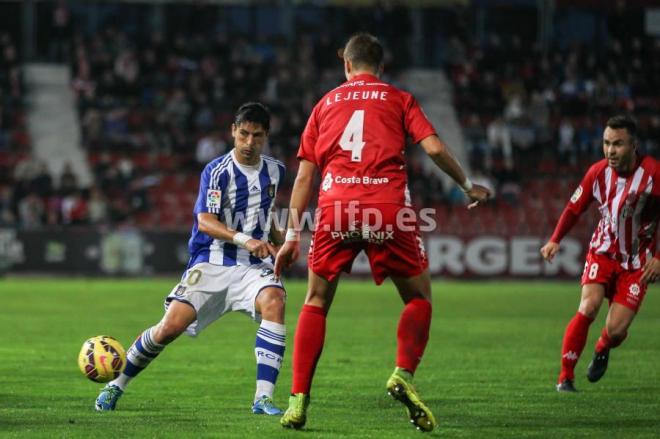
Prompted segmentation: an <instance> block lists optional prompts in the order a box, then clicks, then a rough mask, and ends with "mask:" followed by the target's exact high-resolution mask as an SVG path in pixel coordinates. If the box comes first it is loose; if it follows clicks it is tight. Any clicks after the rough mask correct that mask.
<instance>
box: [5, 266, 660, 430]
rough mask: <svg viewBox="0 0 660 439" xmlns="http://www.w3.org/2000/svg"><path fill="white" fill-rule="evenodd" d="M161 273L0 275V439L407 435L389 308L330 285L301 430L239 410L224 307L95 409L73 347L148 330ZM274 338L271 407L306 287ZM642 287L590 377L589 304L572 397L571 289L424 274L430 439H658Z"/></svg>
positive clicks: (247, 342)
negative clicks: (112, 407) (634, 313)
mask: <svg viewBox="0 0 660 439" xmlns="http://www.w3.org/2000/svg"><path fill="white" fill-rule="evenodd" d="M173 284H174V280H173V279H144V280H85V279H75V280H65V279H41V278H38V279H23V278H16V279H12V278H9V279H5V280H0V308H1V309H0V437H17V438H18V437H20V438H25V437H44V438H46V437H47V438H53V437H98V436H101V435H102V436H105V437H159V438H160V437H177V438H180V437H218V438H232V437H235V438H246V437H250V438H260V437H268V438H271V437H272V438H282V437H284V438H303V439H305V438H316V437H324V438H335V437H372V438H405V437H410V438H412V437H419V436H420V435H421V434H422V433H419V432H417V431H415V430H414V429H413V428H412V427H411V426H410V425H408V422H407V418H406V416H405V414H404V409H403V407H402V406H400V405H399V404H398V403H396V402H395V401H393V400H391V399H390V398H389V396H387V395H386V393H385V387H384V386H385V381H386V380H387V378H388V376H389V374H390V373H391V371H392V369H393V366H394V353H395V334H396V324H397V321H398V315H399V313H400V311H401V304H400V301H399V299H398V296H397V295H396V293H395V292H394V289H393V287H392V286H391V284H389V283H386V284H385V285H384V286H382V287H375V286H373V285H372V284H371V283H369V282H361V281H355V280H349V279H344V280H343V281H342V283H341V284H340V288H339V291H338V293H337V296H336V298H335V303H334V306H333V309H332V310H331V312H330V316H329V320H328V332H327V338H326V345H325V350H324V353H323V356H322V358H321V361H320V363H319V366H318V370H317V374H316V378H315V381H314V387H313V389H312V405H311V406H310V412H309V418H308V423H307V427H306V429H305V430H303V431H288V430H284V429H282V428H281V427H280V426H279V423H278V418H276V417H266V416H254V415H252V414H251V412H250V403H251V401H252V399H251V398H252V396H253V392H254V376H255V365H254V353H253V348H254V337H255V331H256V329H257V327H256V325H255V324H254V323H253V322H252V321H251V320H250V319H248V318H246V317H245V316H243V315H238V314H230V315H228V316H225V317H224V318H222V319H221V320H219V321H218V322H216V323H215V324H213V325H212V326H210V327H209V328H207V330H206V331H205V332H203V333H202V334H201V335H200V336H199V337H198V338H197V339H190V338H188V337H182V338H180V339H179V340H177V341H176V342H175V343H174V344H172V345H170V346H169V347H168V348H167V349H166V350H165V352H164V353H163V354H162V355H161V356H160V357H159V358H158V359H157V360H156V361H155V362H154V363H152V365H151V366H150V367H149V368H148V369H147V370H146V371H145V372H144V373H143V374H142V375H141V376H139V377H138V378H137V379H136V380H134V381H133V383H131V386H130V387H129V388H128V390H127V392H126V393H125V394H124V397H123V398H122V399H121V400H120V402H119V404H118V409H117V411H115V412H113V413H96V412H95V411H94V409H93V402H94V398H95V397H96V395H97V392H98V390H99V389H100V387H101V385H99V384H96V383H93V382H91V381H88V380H87V379H85V378H84V377H83V376H82V374H81V373H80V372H79V371H78V368H77V364H76V363H77V355H78V351H79V349H80V346H81V344H82V342H83V341H84V340H85V339H86V338H88V337H90V336H93V335H100V334H107V335H112V336H114V337H117V338H118V339H119V340H120V341H121V342H122V344H123V345H124V346H125V347H128V346H129V345H130V343H131V342H132V340H133V339H134V338H135V336H136V335H137V334H138V333H139V331H141V330H142V329H144V328H145V327H147V326H148V325H151V324H154V323H156V322H157V321H158V320H159V319H160V317H161V314H162V300H163V297H164V296H165V295H166V294H167V293H168V292H169V290H170V289H171V288H172V286H173ZM288 289H289V297H288V310H287V319H288V321H287V323H288V340H289V347H288V349H287V353H286V359H285V364H284V367H283V370H282V373H281V375H280V381H279V386H278V388H277V390H276V394H275V400H276V402H277V403H278V404H280V405H282V406H285V405H286V400H287V395H288V391H289V388H290V384H291V352H292V339H293V330H294V327H295V323H296V319H297V315H298V312H299V310H300V307H301V304H302V300H303V297H304V292H305V284H304V283H302V282H299V281H298V282H294V281H291V282H288ZM658 292H659V291H658V288H657V287H654V288H651V289H650V291H649V293H648V295H647V298H646V300H645V303H644V305H643V307H642V311H641V313H640V315H639V316H638V318H637V320H636V321H635V322H634V323H633V326H632V330H631V332H630V336H629V338H628V340H627V341H626V342H625V343H624V345H623V346H622V347H620V348H618V349H616V350H615V351H613V353H612V355H611V360H610V369H609V370H608V372H607V374H606V375H605V377H604V378H603V379H602V380H601V382H599V383H597V384H590V383H588V382H587V380H586V378H585V370H586V367H587V364H588V363H589V361H590V358H591V354H592V351H593V346H594V343H595V340H596V338H597V337H598V334H599V332H600V328H601V327H602V325H603V322H604V315H605V310H604V309H601V314H600V316H599V318H598V320H597V321H596V322H595V323H594V324H593V326H592V328H591V332H590V334H589V341H588V344H587V347H586V349H585V352H584V354H583V357H582V359H581V360H580V363H579V364H578V368H577V381H576V386H577V387H578V389H579V390H580V393H578V394H568V395H567V394H557V393H556V392H555V390H554V384H555V379H556V377H557V373H558V368H559V364H558V363H559V358H558V357H559V349H560V344H561V338H562V335H563V331H564V328H565V325H566V323H567V322H568V320H569V318H570V317H571V316H572V315H573V314H574V313H575V310H576V308H577V304H578V297H579V286H578V284H577V282H568V283H545V282H533V283H532V282H488V283H476V282H440V281H439V282H436V283H435V284H434V320H433V325H432V328H431V331H432V332H431V338H430V342H429V345H428V347H427V350H426V355H425V357H424V360H423V361H422V364H421V365H420V367H419V369H418V371H417V375H416V380H415V382H416V385H417V387H418V390H419V391H420V393H421V395H422V397H423V398H424V399H425V400H426V402H427V403H428V405H429V406H430V407H431V409H432V410H433V412H434V413H435V415H436V417H437V419H438V421H439V428H438V429H437V430H436V431H434V432H433V433H431V434H430V436H433V437H446V438H454V437H456V438H462V437H479V438H483V437H486V438H505V437H506V438H521V437H542V438H546V437H556V438H568V437H606V436H610V437H617V438H619V437H631V438H632V437H635V438H638V437H657V435H658V434H660V433H658V432H659V431H660V367H658V364H660V338H658V334H659V333H660V319H659V318H658V317H659V316H660V298H659V297H658Z"/></svg>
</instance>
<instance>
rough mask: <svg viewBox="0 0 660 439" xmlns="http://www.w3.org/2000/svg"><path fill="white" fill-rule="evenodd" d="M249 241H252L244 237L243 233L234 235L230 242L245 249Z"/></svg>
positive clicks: (246, 236)
mask: <svg viewBox="0 0 660 439" xmlns="http://www.w3.org/2000/svg"><path fill="white" fill-rule="evenodd" d="M250 239H252V238H250V237H249V236H248V235H246V234H245V233H243V232H237V233H236V234H235V235H234V237H233V238H232V241H233V242H234V244H236V245H237V246H239V247H243V248H245V244H247V242H248V241H249V240H250Z"/></svg>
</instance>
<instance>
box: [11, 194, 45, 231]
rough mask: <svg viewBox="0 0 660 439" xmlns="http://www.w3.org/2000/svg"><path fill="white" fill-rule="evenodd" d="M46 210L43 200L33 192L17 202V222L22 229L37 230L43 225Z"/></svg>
mask: <svg viewBox="0 0 660 439" xmlns="http://www.w3.org/2000/svg"><path fill="white" fill-rule="evenodd" d="M45 211H46V208H45V206H44V202H43V200H42V199H41V198H40V197H39V196H38V195H37V194H35V193H34V192H30V193H28V194H27V195H26V196H25V197H23V199H21V200H20V201H19V202H18V221H19V224H20V226H21V227H22V228H23V229H38V228H40V227H41V226H42V225H43V223H44V213H45Z"/></svg>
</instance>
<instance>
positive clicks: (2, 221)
mask: <svg viewBox="0 0 660 439" xmlns="http://www.w3.org/2000/svg"><path fill="white" fill-rule="evenodd" d="M13 205H14V193H13V191H12V189H11V186H8V185H2V186H0V227H11V226H14V225H16V215H15V213H14V208H13Z"/></svg>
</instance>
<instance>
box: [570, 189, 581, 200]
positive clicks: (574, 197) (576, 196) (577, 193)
mask: <svg viewBox="0 0 660 439" xmlns="http://www.w3.org/2000/svg"><path fill="white" fill-rule="evenodd" d="M581 196H582V186H578V187H577V189H575V192H573V195H572V196H571V203H573V204H575V203H577V202H578V200H579V199H580V197H581Z"/></svg>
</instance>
